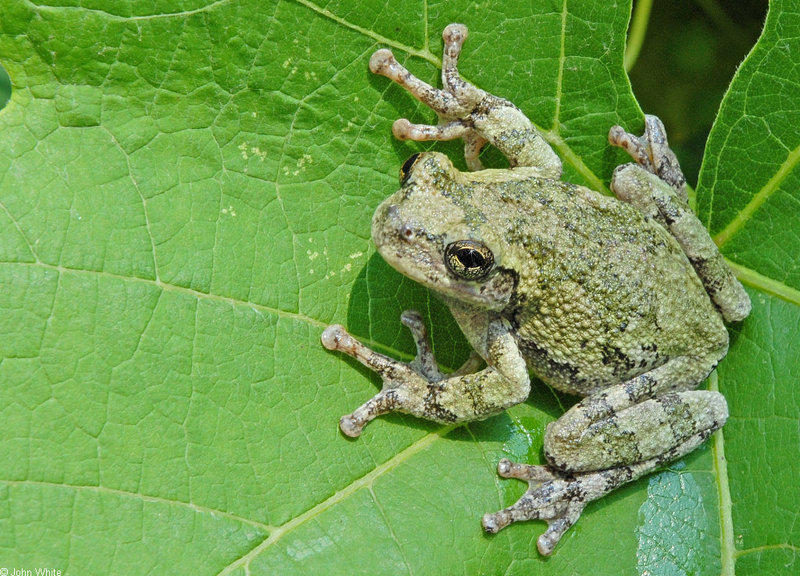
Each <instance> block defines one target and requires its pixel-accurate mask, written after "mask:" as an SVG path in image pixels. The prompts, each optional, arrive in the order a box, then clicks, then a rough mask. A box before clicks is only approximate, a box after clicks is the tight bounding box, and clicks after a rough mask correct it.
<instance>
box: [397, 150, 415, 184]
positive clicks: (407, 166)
mask: <svg viewBox="0 0 800 576" xmlns="http://www.w3.org/2000/svg"><path fill="white" fill-rule="evenodd" d="M417 160H419V152H417V153H416V154H412V155H411V156H409V157H408V160H406V161H405V162H404V163H403V166H402V167H401V168H400V185H401V186H402V185H403V184H405V183H406V180H408V177H409V175H410V174H411V169H412V168H413V167H414V164H416V163H417Z"/></svg>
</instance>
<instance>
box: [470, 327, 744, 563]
mask: <svg viewBox="0 0 800 576" xmlns="http://www.w3.org/2000/svg"><path fill="white" fill-rule="evenodd" d="M726 348H727V338H721V339H719V340H718V341H717V342H716V346H712V349H710V350H709V352H708V353H707V354H705V355H704V356H702V357H698V358H689V357H679V358H675V359H673V360H670V361H669V362H667V363H665V364H663V365H662V366H659V367H658V368H655V369H654V370H651V371H650V372H647V373H645V374H641V375H639V376H636V377H634V378H632V379H631V380H629V381H627V382H625V383H623V384H619V385H616V386H612V387H610V388H607V389H604V390H601V391H599V392H596V393H595V394H593V395H591V396H588V397H586V398H584V399H583V400H581V402H579V403H578V404H576V405H575V406H573V407H572V408H570V409H569V410H568V411H567V412H566V413H565V414H564V415H563V416H562V417H561V418H559V419H558V420H557V421H555V422H552V423H550V424H549V425H548V427H547V430H546V432H545V438H544V453H545V456H546V458H547V461H548V462H549V464H548V465H547V466H530V465H527V464H515V463H512V462H509V461H508V460H503V461H501V462H500V463H499V464H498V473H499V474H500V475H501V476H503V477H505V478H518V479H520V480H527V481H528V483H529V487H528V490H527V492H526V494H525V495H524V496H522V498H520V500H519V501H518V502H517V503H516V504H514V505H512V506H510V507H508V508H505V509H504V510H500V511H499V512H495V513H493V514H487V515H485V516H484V518H483V526H484V529H485V530H486V531H487V532H492V533H494V532H497V531H499V530H501V529H502V528H504V527H505V526H507V525H508V524H510V523H511V522H517V521H523V520H534V519H538V520H546V521H547V523H548V528H547V530H546V531H545V533H544V534H543V535H542V536H541V537H540V538H539V542H538V546H539V550H540V552H541V553H542V554H545V555H547V554H550V553H551V552H552V551H553V547H554V546H555V545H556V544H557V543H558V541H559V539H560V538H561V537H562V536H563V534H564V533H565V532H566V531H567V529H569V527H570V526H572V525H573V524H574V523H575V522H576V521H577V520H578V518H579V516H580V515H581V512H582V511H583V509H584V507H585V506H586V504H587V503H588V502H591V501H592V500H597V499H598V498H601V497H602V496H604V495H605V494H608V493H609V492H611V491H613V490H615V489H617V488H619V487H620V486H622V485H623V484H625V483H627V482H630V481H631V480H635V479H636V478H639V477H640V476H642V475H644V474H647V473H648V472H651V471H652V470H654V469H656V468H658V467H660V466H662V465H664V464H666V463H667V462H670V461H672V460H675V459H677V458H680V457H681V456H683V455H685V454H688V453H690V452H692V451H693V450H694V449H695V448H697V447H698V446H699V445H700V444H702V443H703V442H704V441H705V440H706V439H707V438H708V437H709V436H710V435H711V434H712V433H713V432H714V431H716V430H718V429H719V428H720V427H721V426H722V425H723V424H724V423H725V420H726V419H727V417H728V408H727V404H726V403H725V398H724V397H723V396H722V395H721V394H719V393H718V392H713V391H708V390H693V389H692V388H694V387H695V386H696V385H697V384H698V383H699V382H700V381H702V379H703V378H705V376H706V375H707V374H708V372H709V371H710V370H711V369H712V368H713V366H714V364H715V363H716V361H717V360H718V359H719V358H720V357H722V356H723V355H724V353H725V350H726Z"/></svg>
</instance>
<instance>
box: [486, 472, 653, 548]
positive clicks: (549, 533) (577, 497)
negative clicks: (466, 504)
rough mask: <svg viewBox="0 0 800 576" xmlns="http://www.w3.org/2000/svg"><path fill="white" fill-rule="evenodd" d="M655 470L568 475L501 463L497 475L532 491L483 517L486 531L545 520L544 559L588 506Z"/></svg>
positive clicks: (541, 539) (540, 544)
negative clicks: (510, 479) (513, 479)
mask: <svg viewBox="0 0 800 576" xmlns="http://www.w3.org/2000/svg"><path fill="white" fill-rule="evenodd" d="M649 469H652V467H651V466H650V463H645V464H644V465H642V464H639V465H635V466H623V467H620V468H612V469H610V470H602V471H598V472H587V473H580V474H568V473H565V472H561V471H558V470H556V469H555V468H552V467H551V466H530V465H528V464H517V463H515V462H511V461H509V460H506V459H503V460H500V462H498V464H497V472H498V474H499V475H500V476H502V477H503V478H517V479H519V480H526V481H527V482H528V491H527V492H526V493H525V494H524V495H523V496H522V497H521V498H520V499H519V500H518V501H517V502H516V504H514V505H512V506H509V507H508V508H504V509H503V510H500V511H498V512H494V513H493V514H485V515H484V516H483V520H482V523H483V529H484V530H486V532H489V533H491V534H495V533H497V532H499V531H500V530H502V529H503V528H505V527H506V526H508V525H509V524H511V523H512V522H521V521H525V520H544V521H546V522H547V530H545V532H544V534H542V535H541V536H539V539H538V540H537V547H538V548H539V552H540V553H541V554H542V555H544V556H549V555H550V554H552V553H553V549H554V548H555V546H556V544H558V542H559V540H561V537H562V536H563V535H564V534H565V533H566V531H567V530H569V528H570V527H571V526H572V525H573V524H575V522H577V521H578V518H580V515H581V513H582V512H583V509H584V508H585V507H586V504H588V503H589V502H591V501H592V500H597V499H598V498H601V497H602V496H604V495H605V494H608V493H609V492H611V491H612V490H614V489H615V488H617V487H618V486H620V485H622V484H624V483H626V482H629V481H630V480H633V479H634V478H637V477H638V476H640V475H642V474H643V473H644V472H645V471H647V470H649Z"/></svg>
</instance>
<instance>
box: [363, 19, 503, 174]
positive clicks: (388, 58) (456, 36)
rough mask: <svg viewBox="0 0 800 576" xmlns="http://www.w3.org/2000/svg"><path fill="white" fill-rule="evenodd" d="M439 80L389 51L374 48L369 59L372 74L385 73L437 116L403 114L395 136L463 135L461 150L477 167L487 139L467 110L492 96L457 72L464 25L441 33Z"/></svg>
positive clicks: (441, 137) (444, 137)
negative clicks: (434, 119) (431, 119)
mask: <svg viewBox="0 0 800 576" xmlns="http://www.w3.org/2000/svg"><path fill="white" fill-rule="evenodd" d="M442 37H443V38H444V54H443V58H442V84H443V85H444V90H438V89H436V88H434V87H433V86H431V85H429V84H427V83H426V82H423V81H422V80H420V79H419V78H417V77H416V76H414V75H413V74H411V72H409V71H408V70H406V68H405V67H404V66H403V65H402V64H400V63H399V62H398V61H397V60H396V59H395V57H394V55H393V54H392V52H391V51H389V50H386V49H382V50H378V51H376V52H375V53H374V54H373V55H372V58H370V61H369V68H370V70H371V71H372V72H373V73H375V74H380V75H382V76H386V77H387V78H390V79H391V80H394V81H395V82H397V83H398V84H400V85H401V86H402V87H404V88H405V89H406V90H408V91H409V92H410V93H411V94H412V95H413V96H414V97H415V98H417V99H418V100H419V101H420V102H423V103H424V104H427V105H428V106H429V107H430V108H431V109H432V110H433V111H434V112H436V114H437V115H438V116H439V125H438V126H431V125H427V124H412V123H411V122H409V121H408V120H407V119H405V118H400V119H399V120H396V121H395V123H394V124H393V125H392V132H393V133H394V135H395V137H396V138H397V139H398V140H417V141H425V140H455V139H457V138H463V139H464V152H465V156H466V159H467V164H468V165H469V168H470V169H471V170H480V169H481V168H482V165H481V163H480V160H478V153H479V152H480V150H481V148H482V147H483V145H484V144H486V142H487V140H486V138H484V137H483V136H481V135H480V134H479V133H478V132H476V131H475V129H474V122H472V119H471V118H470V116H471V111H472V110H473V109H474V108H475V106H476V105H477V104H478V103H479V102H480V101H481V100H483V99H484V98H487V97H490V98H494V97H493V96H491V95H490V94H487V93H486V92H484V91H483V90H481V89H480V88H477V87H475V86H473V85H472V84H468V83H467V82H464V80H462V79H461V76H459V74H458V57H459V55H460V54H461V47H462V46H463V44H464V41H465V40H466V38H467V27H466V26H464V25H463V24H450V25H449V26H447V27H446V28H445V29H444V32H443V33H442Z"/></svg>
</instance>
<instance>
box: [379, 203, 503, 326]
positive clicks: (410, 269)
mask: <svg viewBox="0 0 800 576" xmlns="http://www.w3.org/2000/svg"><path fill="white" fill-rule="evenodd" d="M392 199H393V198H389V199H387V200H386V201H385V202H384V203H383V204H381V205H380V206H379V207H378V209H377V210H376V211H375V216H374V217H373V220H372V240H373V242H374V243H375V247H376V248H377V249H378V253H379V254H380V255H381V256H382V257H383V259H384V260H386V262H387V263H388V264H389V265H390V266H391V267H392V268H394V269H395V270H397V271H398V272H400V273H401V274H403V275H405V276H408V277H409V278H411V279H412V280H415V281H416V282H419V283H420V284H422V285H424V286H426V287H427V288H430V289H431V290H434V291H436V292H438V293H440V294H442V295H444V296H447V297H450V298H454V299H456V300H459V301H462V302H468V303H470V304H474V305H476V306H480V307H481V308H484V309H488V310H502V309H503V308H505V306H506V305H507V304H508V302H509V301H510V299H511V295H512V294H513V291H514V284H515V280H514V276H515V275H514V274H512V273H511V272H510V271H508V270H505V269H503V268H502V267H501V266H498V267H497V268H496V269H495V270H493V271H492V273H491V274H489V275H488V276H487V277H486V278H485V279H484V280H482V281H480V282H478V281H475V280H465V279H463V278H458V277H456V276H455V275H454V274H453V273H452V272H451V271H450V270H449V269H448V268H447V266H446V264H445V255H444V252H445V246H447V245H448V244H449V241H448V239H447V238H446V237H445V235H443V234H431V233H430V232H428V231H427V230H425V228H424V227H422V226H421V225H420V224H419V223H418V222H416V221H414V220H413V219H410V218H404V217H403V215H402V210H401V208H400V207H399V206H398V205H397V204H395V203H393V202H391V200H392Z"/></svg>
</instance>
